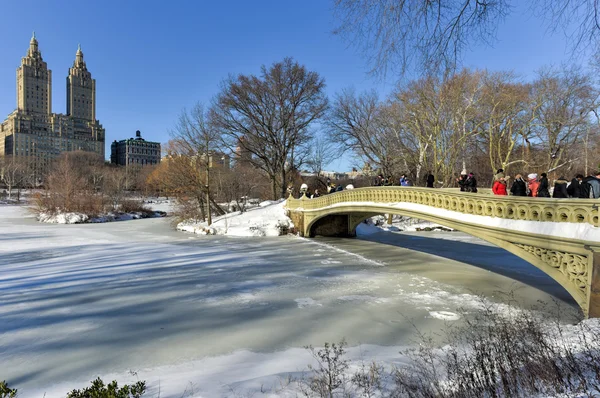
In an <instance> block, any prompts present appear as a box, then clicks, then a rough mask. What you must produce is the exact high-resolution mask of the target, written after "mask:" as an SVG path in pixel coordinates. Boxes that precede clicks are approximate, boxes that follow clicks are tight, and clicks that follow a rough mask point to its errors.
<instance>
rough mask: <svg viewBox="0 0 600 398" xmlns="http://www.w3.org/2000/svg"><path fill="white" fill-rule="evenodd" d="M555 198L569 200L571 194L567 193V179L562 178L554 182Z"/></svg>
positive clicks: (553, 195) (553, 194)
mask: <svg viewBox="0 0 600 398" xmlns="http://www.w3.org/2000/svg"><path fill="white" fill-rule="evenodd" d="M552 197H553V198H568V197H569V193H568V192H567V180H566V179H565V177H560V178H559V179H558V180H556V181H555V182H554V192H552Z"/></svg>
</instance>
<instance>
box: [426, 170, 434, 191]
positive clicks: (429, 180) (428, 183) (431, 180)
mask: <svg viewBox="0 0 600 398" xmlns="http://www.w3.org/2000/svg"><path fill="white" fill-rule="evenodd" d="M434 182H435V177H434V176H433V174H431V171H428V172H427V176H426V177H425V183H426V186H427V188H433V183H434Z"/></svg>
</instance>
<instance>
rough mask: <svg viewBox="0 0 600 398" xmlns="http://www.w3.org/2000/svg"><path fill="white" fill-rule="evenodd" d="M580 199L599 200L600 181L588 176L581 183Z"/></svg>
mask: <svg viewBox="0 0 600 398" xmlns="http://www.w3.org/2000/svg"><path fill="white" fill-rule="evenodd" d="M579 197H580V198H584V199H585V198H587V199H589V198H594V199H598V198H600V179H598V178H596V177H594V176H588V177H585V178H584V179H583V181H581V191H580V194H579Z"/></svg>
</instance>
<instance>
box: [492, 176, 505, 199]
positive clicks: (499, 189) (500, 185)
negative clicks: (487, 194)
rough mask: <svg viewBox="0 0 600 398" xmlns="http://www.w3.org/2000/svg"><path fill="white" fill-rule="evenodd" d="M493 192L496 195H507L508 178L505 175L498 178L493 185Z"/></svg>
mask: <svg viewBox="0 0 600 398" xmlns="http://www.w3.org/2000/svg"><path fill="white" fill-rule="evenodd" d="M492 192H494V195H507V194H508V193H507V192H506V179H505V178H504V177H500V178H498V179H497V180H496V181H494V185H492Z"/></svg>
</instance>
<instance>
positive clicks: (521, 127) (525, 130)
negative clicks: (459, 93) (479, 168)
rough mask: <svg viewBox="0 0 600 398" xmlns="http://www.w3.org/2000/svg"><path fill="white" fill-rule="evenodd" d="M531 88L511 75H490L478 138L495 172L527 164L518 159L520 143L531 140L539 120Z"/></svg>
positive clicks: (487, 75) (486, 77)
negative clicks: (533, 128) (533, 129)
mask: <svg viewBox="0 0 600 398" xmlns="http://www.w3.org/2000/svg"><path fill="white" fill-rule="evenodd" d="M530 90H531V86H530V85H529V84H523V83H520V82H517V81H516V78H515V76H514V75H513V74H512V73H510V72H497V73H488V72H486V73H485V74H484V76H483V93H482V96H481V100H480V103H479V104H478V109H479V115H478V119H479V122H478V124H477V126H478V133H479V134H478V139H479V140H480V142H481V143H482V144H483V146H484V147H485V148H486V150H487V154H488V157H489V165H490V168H491V170H492V171H494V170H497V169H500V168H501V169H507V168H508V167H510V166H511V165H515V164H518V163H526V162H527V159H525V157H524V156H523V154H522V153H521V155H522V156H518V155H519V153H518V151H517V148H518V146H519V144H521V145H524V144H525V143H526V142H527V141H528V140H529V135H530V132H531V127H532V123H533V120H534V118H535V113H536V112H535V107H536V104H535V102H532V101H530V96H529V92H530Z"/></svg>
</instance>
